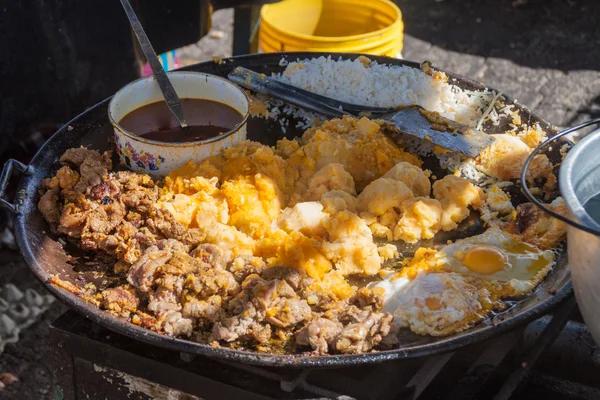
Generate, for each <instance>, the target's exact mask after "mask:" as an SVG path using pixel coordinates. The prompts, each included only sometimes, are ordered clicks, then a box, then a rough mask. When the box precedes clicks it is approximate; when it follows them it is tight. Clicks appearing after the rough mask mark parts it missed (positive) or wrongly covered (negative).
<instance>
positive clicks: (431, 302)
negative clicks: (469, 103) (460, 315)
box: [425, 297, 443, 311]
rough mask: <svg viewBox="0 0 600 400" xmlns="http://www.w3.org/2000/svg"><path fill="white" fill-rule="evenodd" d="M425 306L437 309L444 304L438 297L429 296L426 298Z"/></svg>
mask: <svg viewBox="0 0 600 400" xmlns="http://www.w3.org/2000/svg"><path fill="white" fill-rule="evenodd" d="M425 306H426V307H427V308H429V309H430V310H432V311H435V310H439V309H440V308H442V306H443V304H442V301H441V300H440V299H438V298H437V297H427V298H425Z"/></svg>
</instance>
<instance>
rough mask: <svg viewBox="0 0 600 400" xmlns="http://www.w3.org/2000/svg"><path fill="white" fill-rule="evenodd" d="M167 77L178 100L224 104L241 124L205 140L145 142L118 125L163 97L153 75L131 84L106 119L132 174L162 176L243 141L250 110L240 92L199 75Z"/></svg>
mask: <svg viewBox="0 0 600 400" xmlns="http://www.w3.org/2000/svg"><path fill="white" fill-rule="evenodd" d="M167 75H168V76H169V79H170V80H171V83H172V84H173V87H174V88H175V91H176V92H177V95H178V96H179V98H180V99H206V100H213V101H218V102H220V103H223V104H227V105H228V106H230V107H232V108H234V109H235V110H237V111H238V112H239V113H240V114H241V115H242V116H243V118H242V121H241V122H240V123H239V124H237V125H236V126H235V127H234V128H233V129H232V130H230V131H227V132H224V133H222V134H220V135H219V136H215V137H212V138H210V139H206V140H200V141H195V142H185V143H165V142H158V141H155V140H148V139H144V138H143V137H140V136H136V135H134V134H133V133H131V132H128V131H127V130H125V129H124V128H123V127H122V126H120V125H119V123H118V122H119V121H120V120H121V119H123V117H124V116H125V115H127V114H129V113H130V112H132V111H133V110H136V109H138V108H140V107H143V106H145V105H147V104H152V103H156V102H157V101H164V98H163V96H162V94H161V92H160V88H159V87H158V83H157V82H156V79H154V77H153V76H149V77H146V78H142V79H138V80H137V81H134V82H131V83H129V84H128V85H126V86H124V87H123V88H122V89H120V90H119V91H118V92H117V93H116V94H115V95H114V97H113V98H112V100H111V101H110V104H109V106H108V118H109V119H110V122H111V124H112V125H113V127H114V131H115V140H116V146H117V151H118V153H119V156H120V157H121V160H122V161H123V162H124V163H125V165H127V167H128V168H129V169H131V170H133V171H136V172H142V173H147V174H151V175H154V176H165V175H167V174H168V173H169V172H171V171H172V170H174V169H176V168H178V167H180V166H182V165H183V164H185V163H187V162H188V161H189V160H195V161H200V160H202V159H204V158H206V157H208V156H210V155H213V154H215V153H217V152H219V151H220V150H221V149H223V148H227V147H231V146H234V145H235V144H237V143H238V142H239V141H242V140H245V139H246V122H247V120H248V115H249V110H250V108H249V102H248V97H247V96H246V93H245V92H244V91H243V90H242V89H240V88H239V87H237V86H236V85H234V84H233V83H231V82H229V81H228V80H226V79H223V78H221V77H218V76H215V75H210V74H205V73H200V72H187V71H173V72H168V73H167Z"/></svg>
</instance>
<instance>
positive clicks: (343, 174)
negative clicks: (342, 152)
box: [304, 163, 356, 200]
mask: <svg viewBox="0 0 600 400" xmlns="http://www.w3.org/2000/svg"><path fill="white" fill-rule="evenodd" d="M331 190H342V191H344V192H347V193H350V194H352V195H356V188H355V187H354V178H352V175H350V174H349V173H348V172H347V171H346V170H345V169H344V166H343V165H342V164H337V163H332V164H327V165H325V166H324V167H322V168H321V169H320V170H318V171H317V172H316V173H315V174H314V175H313V176H312V178H310V180H309V181H308V192H307V193H306V194H305V195H304V198H305V199H306V200H318V199H320V198H321V196H322V195H323V194H325V193H327V192H329V191H331Z"/></svg>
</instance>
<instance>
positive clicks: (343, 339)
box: [333, 308, 398, 354]
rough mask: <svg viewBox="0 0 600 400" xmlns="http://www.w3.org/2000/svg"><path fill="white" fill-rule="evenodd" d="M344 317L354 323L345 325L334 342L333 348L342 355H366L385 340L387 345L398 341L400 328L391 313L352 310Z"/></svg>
mask: <svg viewBox="0 0 600 400" xmlns="http://www.w3.org/2000/svg"><path fill="white" fill-rule="evenodd" d="M343 317H344V318H350V320H351V321H354V322H351V323H349V324H347V325H345V326H344V328H343V329H342V331H341V332H340V334H339V335H338V336H337V337H336V338H335V339H334V340H333V347H334V348H335V349H336V350H337V351H339V352H340V353H355V354H357V353H364V352H367V351H370V350H372V349H373V348H374V347H376V346H377V345H379V344H381V343H382V342H383V340H384V339H386V341H385V344H387V345H391V344H394V343H395V342H396V341H397V338H396V334H397V332H398V326H397V325H396V324H395V323H394V317H393V316H392V314H390V313H385V314H384V313H376V312H372V311H368V310H361V311H358V310H356V309H354V310H353V309H352V308H351V309H350V310H349V312H347V313H345V315H344V316H343ZM388 336H389V337H388Z"/></svg>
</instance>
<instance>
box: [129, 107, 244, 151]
mask: <svg viewBox="0 0 600 400" xmlns="http://www.w3.org/2000/svg"><path fill="white" fill-rule="evenodd" d="M181 105H182V106H183V115H184V116H185V119H186V122H187V124H188V126H187V127H186V128H181V127H180V126H179V123H178V122H177V120H176V119H175V116H173V114H172V113H171V111H169V108H168V107H167V104H166V103H165V102H164V101H159V102H156V103H152V104H147V105H145V106H143V107H140V108H138V109H136V110H133V111H132V112H130V113H129V114H127V115H125V116H124V117H123V118H122V119H121V121H119V125H121V126H122V127H123V128H125V129H126V130H127V131H129V132H131V133H133V134H135V135H137V136H141V137H143V138H145V139H149V140H156V141H159V142H170V143H181V142H194V141H197V140H206V139H210V138H212V137H215V136H218V135H220V134H221V133H224V132H227V131H230V130H232V129H233V128H234V127H235V126H236V125H237V124H239V123H240V122H241V121H242V119H243V116H242V114H240V113H239V112H238V111H237V110H235V109H234V108H233V107H231V106H228V105H227V104H223V103H219V102H217V101H212V100H205V99H181Z"/></svg>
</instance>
